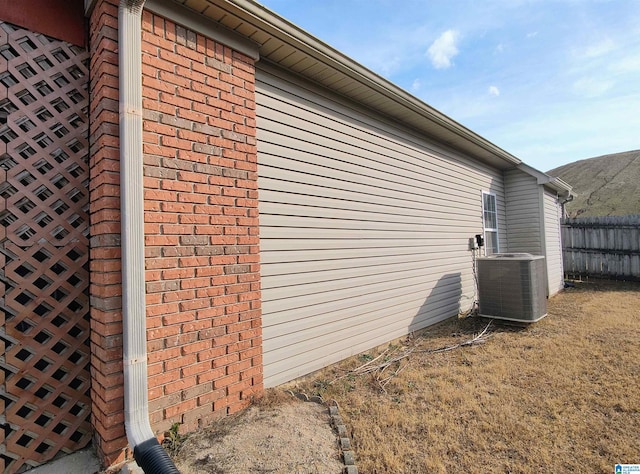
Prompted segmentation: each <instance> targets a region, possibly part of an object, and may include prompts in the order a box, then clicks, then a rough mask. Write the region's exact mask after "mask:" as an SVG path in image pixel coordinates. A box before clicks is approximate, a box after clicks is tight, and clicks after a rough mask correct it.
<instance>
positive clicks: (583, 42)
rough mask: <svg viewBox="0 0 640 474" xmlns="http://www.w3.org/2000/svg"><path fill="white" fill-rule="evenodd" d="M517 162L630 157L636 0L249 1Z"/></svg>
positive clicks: (542, 165)
mask: <svg viewBox="0 0 640 474" xmlns="http://www.w3.org/2000/svg"><path fill="white" fill-rule="evenodd" d="M259 1H260V2H261V3H262V4H264V5H265V6H267V7H268V8H270V9H271V10H273V11H274V12H276V13H278V14H279V15H281V16H283V17H284V18H286V19H288V20H289V21H291V22H293V23H295V24H296V25H298V26H300V27H301V28H303V29H304V30H306V31H308V32H309V33H311V34H312V35H314V36H316V37H318V38H319V39H321V40H323V41H324V42H326V43H328V44H329V45H331V46H333V47H334V48H336V49H338V50H340V51H342V52H343V53H345V54H347V55H348V56H350V57H351V58H353V59H355V60H356V61H358V62H360V63H362V64H363V65H365V66H367V67H368V68H369V69H371V70H373V71H374V72H376V73H378V74H380V75H382V76H384V77H385V78H387V79H388V80H390V81H391V82H393V83H395V84H397V85H398V86H400V87H402V88H403V89H405V90H407V91H409V92H411V93H412V94H413V95H415V96H416V97H418V98H420V99H422V100H423V101H425V102H426V103H428V104H429V105H431V106H432V107H435V108H436V109H438V110H440V111H441V112H443V113H445V114H447V115H448V116H450V117H451V118H453V119H454V120H456V121H458V122H460V123H462V124H463V125H465V126H467V127H468V128H470V129H471V130H473V131H475V132H476V133H478V134H480V135H482V136H483V137H485V138H486V139H488V140H490V141H492V142H493V143H495V144H496V145H498V146H500V147H501V148H503V149H505V150H507V151H509V152H510V153H512V154H513V155H515V156H517V157H518V158H520V159H522V160H523V161H525V162H526V163H528V164H530V165H532V166H534V167H535V168H538V169H540V170H542V171H547V170H549V169H551V168H555V167H556V166H560V165H562V164H566V163H570V162H572V161H576V160H579V159H583V158H591V157H594V156H599V155H603V154H607V153H616V152H621V151H628V150H636V149H640V0H629V1H625V0H613V1H605V0H483V1H477V0H476V1H471V0H259Z"/></svg>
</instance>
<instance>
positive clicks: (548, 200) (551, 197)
mask: <svg viewBox="0 0 640 474" xmlns="http://www.w3.org/2000/svg"><path fill="white" fill-rule="evenodd" d="M561 212H562V210H561V206H560V203H559V202H558V197H557V196H556V194H555V193H552V192H550V191H546V190H545V191H544V234H545V255H546V257H547V281H548V285H549V296H551V295H555V294H556V293H557V292H559V291H560V290H562V288H564V269H563V266H562V236H561V231H560V219H561Z"/></svg>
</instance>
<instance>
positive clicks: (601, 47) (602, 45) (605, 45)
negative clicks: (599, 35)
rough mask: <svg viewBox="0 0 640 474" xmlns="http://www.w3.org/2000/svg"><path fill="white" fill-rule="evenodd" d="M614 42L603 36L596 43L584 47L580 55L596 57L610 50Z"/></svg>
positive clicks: (614, 45) (613, 46)
mask: <svg viewBox="0 0 640 474" xmlns="http://www.w3.org/2000/svg"><path fill="white" fill-rule="evenodd" d="M615 47H616V44H615V43H614V42H613V40H611V39H610V38H605V39H603V40H602V41H600V42H598V43H593V44H591V45H589V46H588V47H587V48H586V49H584V50H583V51H582V52H581V54H580V56H582V57H584V58H598V57H600V56H604V55H605V54H607V53H608V52H610V51H612V50H613V49H614V48H615Z"/></svg>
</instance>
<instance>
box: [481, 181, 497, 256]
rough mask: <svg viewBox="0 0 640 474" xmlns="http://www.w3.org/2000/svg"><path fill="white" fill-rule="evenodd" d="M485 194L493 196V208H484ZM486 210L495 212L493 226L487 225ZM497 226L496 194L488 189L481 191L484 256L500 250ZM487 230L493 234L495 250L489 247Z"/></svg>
mask: <svg viewBox="0 0 640 474" xmlns="http://www.w3.org/2000/svg"><path fill="white" fill-rule="evenodd" d="M485 196H492V197H493V204H494V208H493V209H486V207H485V202H486V200H485ZM487 212H491V213H493V214H495V227H491V226H487V219H486V218H485V216H486V213H487ZM499 227H500V224H499V222H498V199H497V197H496V194H495V193H492V192H489V191H482V236H483V237H484V255H485V256H489V255H492V254H494V253H498V252H500V232H499V230H498V228H499ZM488 232H491V233H492V234H494V235H495V243H496V245H495V251H494V249H493V248H492V249H489V242H490V239H488V238H487V233H488Z"/></svg>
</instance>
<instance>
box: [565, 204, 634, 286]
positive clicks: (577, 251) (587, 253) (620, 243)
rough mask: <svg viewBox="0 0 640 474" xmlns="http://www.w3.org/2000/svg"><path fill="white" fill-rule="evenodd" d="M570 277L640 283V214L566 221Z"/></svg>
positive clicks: (567, 272) (566, 268)
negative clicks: (593, 277) (639, 281)
mask: <svg viewBox="0 0 640 474" xmlns="http://www.w3.org/2000/svg"><path fill="white" fill-rule="evenodd" d="M562 246H563V258H564V270H565V273H566V274H567V276H595V277H602V278H611V279H625V280H640V215H632V216H603V217H583V218H574V219H564V220H563V222H562Z"/></svg>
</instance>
